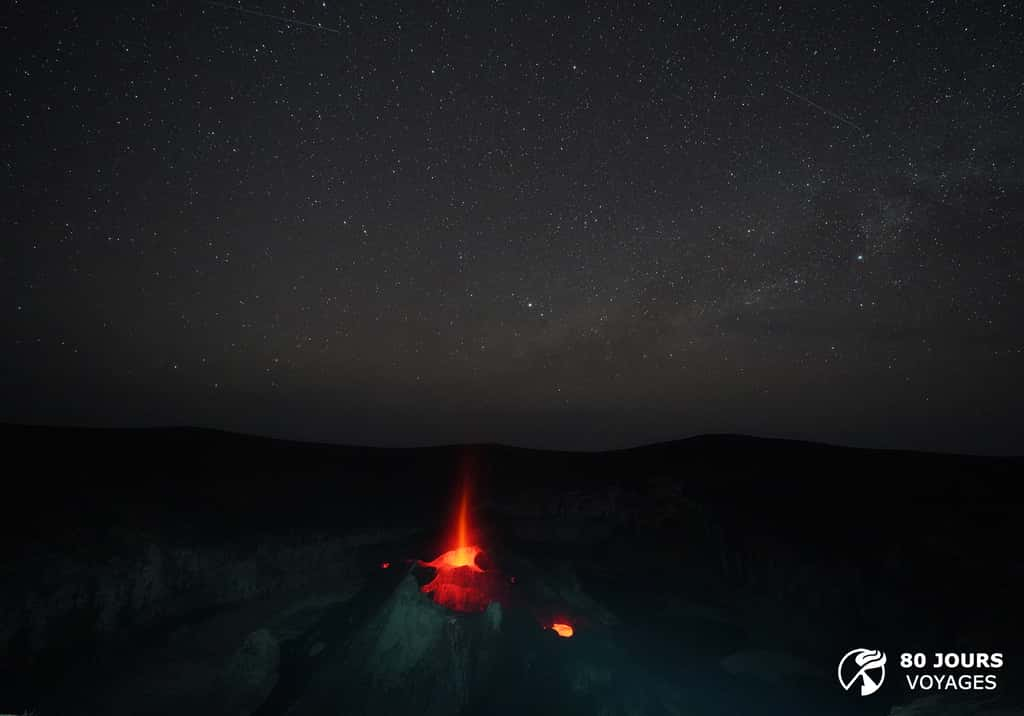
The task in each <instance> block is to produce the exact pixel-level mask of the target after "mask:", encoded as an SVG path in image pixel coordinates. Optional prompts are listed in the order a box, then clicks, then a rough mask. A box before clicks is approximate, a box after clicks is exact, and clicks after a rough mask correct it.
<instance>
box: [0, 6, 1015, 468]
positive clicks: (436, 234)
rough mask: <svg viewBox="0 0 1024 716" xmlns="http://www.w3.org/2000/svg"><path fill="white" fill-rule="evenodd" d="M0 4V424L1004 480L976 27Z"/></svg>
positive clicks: (1002, 155)
mask: <svg viewBox="0 0 1024 716" xmlns="http://www.w3.org/2000/svg"><path fill="white" fill-rule="evenodd" d="M829 5H830V4H821V5H820V6H818V7H801V6H797V5H793V6H790V5H789V4H783V5H779V4H778V3H772V4H768V5H758V4H752V3H738V4H732V5H729V6H724V5H723V6H720V7H717V8H716V7H709V8H707V9H705V10H694V9H684V10H679V9H678V8H676V9H673V8H672V7H671V6H670V5H668V4H651V3H643V4H636V5H633V6H622V5H616V6H615V7H603V6H599V5H593V4H591V5H588V6H586V7H584V6H579V7H578V8H577V9H576V10H575V11H569V10H567V9H566V8H565V7H563V6H561V5H557V6H556V5H535V4H533V3H525V2H524V3H519V2H515V3H497V4H485V3H465V4H457V3H456V4H437V5H434V6H425V5H424V6H417V7H415V8H414V7H413V6H412V5H411V4H410V5H404V4H402V5H392V4H388V5H384V4H380V3H368V4H364V5H358V4H353V5H338V4H336V3H333V2H316V3H297V2H274V1H271V2H265V3H262V4H258V3H255V2H253V3H248V4H241V5H240V4H235V3H209V2H207V3H203V2H196V3H181V4H179V3H168V2H159V3H150V4H144V3H138V4H133V5H131V6H126V7H125V8H124V9H120V10H117V9H115V10H110V9H103V8H99V7H94V6H92V5H90V4H88V3H85V4H83V3H27V2H15V3H14V4H12V5H11V6H10V7H9V8H8V9H6V10H5V14H4V20H3V26H2V30H3V38H4V40H3V46H4V49H3V50H2V52H3V53H4V60H5V61H4V68H5V69H4V74H5V79H6V81H5V85H6V98H5V100H6V101H5V105H6V110H5V112H4V117H3V123H4V131H3V150H2V151H3V169H4V205H5V207H6V208H5V211H4V212H3V216H2V222H3V224H2V231H3V235H4V239H3V243H2V247H0V260H2V263H0V270H2V272H3V273H2V284H3V288H2V290H0V320H2V321H3V324H4V325H5V326H6V328H5V330H4V331H3V333H2V341H3V367H4V370H3V385H2V388H0V390H2V391H3V396H4V398H3V400H0V404H2V405H3V410H2V411H0V420H7V421H14V422H43V423H73V424H88V425H160V424H191V425H206V426H212V427H221V428H228V429H234V430H245V431H251V432H258V433H264V434H272V435H284V436H289V437H298V438H304V439H316V440H330V441H336V442H353V443H373V444H391V445H409V444H425V443H434V442H463V441H500V442H509V443H516V444H524V445H536V446H547V447H573V448H588V449H600V448H610V447H618V446H623V445H630V444H637V443H642V442H647V441H654V440H662V439H670V438H677V437H683V436H686V435H690V434H694V433H701V432H743V433H753V434H759V435H778V436H789V437H801V438H808V439H814V440H823V441H830V442H839V443H848V444H856V445H869V446H887V447H908V448H926V449H944V450H964V451H973V452H1007V451H1009V452H1020V449H1019V447H1018V445H1019V442H1020V440H1019V439H1020V438H1021V435H1020V430H1019V428H1018V427H1017V426H1016V423H1017V421H1016V420H1015V416H1016V413H1017V408H1018V407H1019V405H1021V404H1024V388H1022V387H1021V384H1022V383H1024V381H1020V380H1019V375H1020V374H1021V371H1022V368H1024V337H1022V329H1021V326H1022V324H1024V321H1022V318H1024V316H1022V313H1024V312H1022V310H1021V306H1022V300H1024V258H1022V257H1024V251H1022V245H1021V238H1022V234H1024V171H1022V164H1021V162H1022V159H1024V138H1022V133H1021V131H1020V127H1021V126H1024V116H1022V114H1024V113H1022V109H1021V100H1022V89H1024V84H1022V79H1021V78H1022V77H1024V61H1022V60H1024V53H1022V48H1024V31H1022V29H1021V28H1024V17H1022V16H1021V9H1020V7H1019V6H1018V5H1017V4H1014V3H1003V4H1000V3H998V2H995V3H978V4H976V5H970V6H963V7H959V8H957V9H955V10H954V9H950V8H946V7H944V6H943V5H944V4H942V3H899V4H896V5H893V4H883V5H881V6H867V5H865V4H862V3H851V4H849V5H850V6H849V7H847V8H845V9H843V8H837V7H830V6H829Z"/></svg>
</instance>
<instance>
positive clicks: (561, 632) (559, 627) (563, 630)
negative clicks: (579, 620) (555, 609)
mask: <svg viewBox="0 0 1024 716" xmlns="http://www.w3.org/2000/svg"><path fill="white" fill-rule="evenodd" d="M551 631H553V632H555V634H558V636H560V637H562V638H563V639H568V638H569V637H571V636H572V635H573V630H572V625H571V624H560V623H559V624H552V625H551Z"/></svg>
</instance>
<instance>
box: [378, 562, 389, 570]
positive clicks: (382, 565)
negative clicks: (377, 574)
mask: <svg viewBox="0 0 1024 716" xmlns="http://www.w3.org/2000/svg"><path fill="white" fill-rule="evenodd" d="M390 566H391V562H381V563H380V568H381V569H387V568H388V567H390Z"/></svg>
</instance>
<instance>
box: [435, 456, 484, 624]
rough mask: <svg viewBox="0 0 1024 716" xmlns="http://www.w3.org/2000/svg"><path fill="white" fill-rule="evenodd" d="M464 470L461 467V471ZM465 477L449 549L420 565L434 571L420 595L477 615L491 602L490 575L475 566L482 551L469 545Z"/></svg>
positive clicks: (470, 532)
mask: <svg viewBox="0 0 1024 716" xmlns="http://www.w3.org/2000/svg"><path fill="white" fill-rule="evenodd" d="M463 469H464V470H466V469H467V468H466V467H465V466H464V468H463ZM467 482H468V475H465V474H464V475H463V480H462V492H461V494H460V495H459V508H458V512H457V514H456V518H455V525H454V530H453V532H454V534H453V539H452V541H453V542H454V543H455V546H454V548H453V549H450V550H448V551H447V552H444V553H443V554H441V555H440V556H439V557H437V558H436V559H434V560H432V561H430V562H420V564H421V565H423V566H424V567H432V568H433V569H436V570H437V574H435V575H434V578H433V579H432V580H431V581H430V582H428V583H427V584H424V585H423V586H422V587H421V588H420V591H422V592H423V593H425V594H432V595H433V597H434V601H435V602H437V603H438V604H440V605H441V606H443V607H447V608H448V609H452V610H454V611H457V612H481V611H483V610H484V609H486V608H487V605H488V604H490V603H491V602H492V601H494V599H493V595H492V591H493V590H492V589H491V587H490V585H491V578H490V577H491V575H489V574H488V573H487V571H486V570H485V569H483V568H482V567H480V565H479V564H477V561H476V560H477V557H478V556H479V555H480V554H482V553H483V549H482V548H481V547H480V546H478V545H476V544H473V543H472V539H473V537H472V535H473V531H472V529H471V527H470V522H469V489H468V486H467Z"/></svg>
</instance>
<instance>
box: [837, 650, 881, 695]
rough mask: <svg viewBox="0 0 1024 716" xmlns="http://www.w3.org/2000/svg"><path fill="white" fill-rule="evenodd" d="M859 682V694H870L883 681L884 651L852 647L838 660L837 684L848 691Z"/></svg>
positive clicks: (876, 689) (877, 688)
mask: <svg viewBox="0 0 1024 716" xmlns="http://www.w3.org/2000/svg"><path fill="white" fill-rule="evenodd" d="M857 683H859V684H860V695H861V696H870V695H871V694H873V693H875V692H876V691H878V690H879V689H880V688H882V684H883V683H885V653H884V652H881V651H878V650H875V649H853V650H852V651H848V652H846V656H844V657H843V659H842V661H840V662H839V685H840V686H842V687H843V688H844V689H845V690H847V691H849V690H850V689H852V688H853V685H854V684H857Z"/></svg>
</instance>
